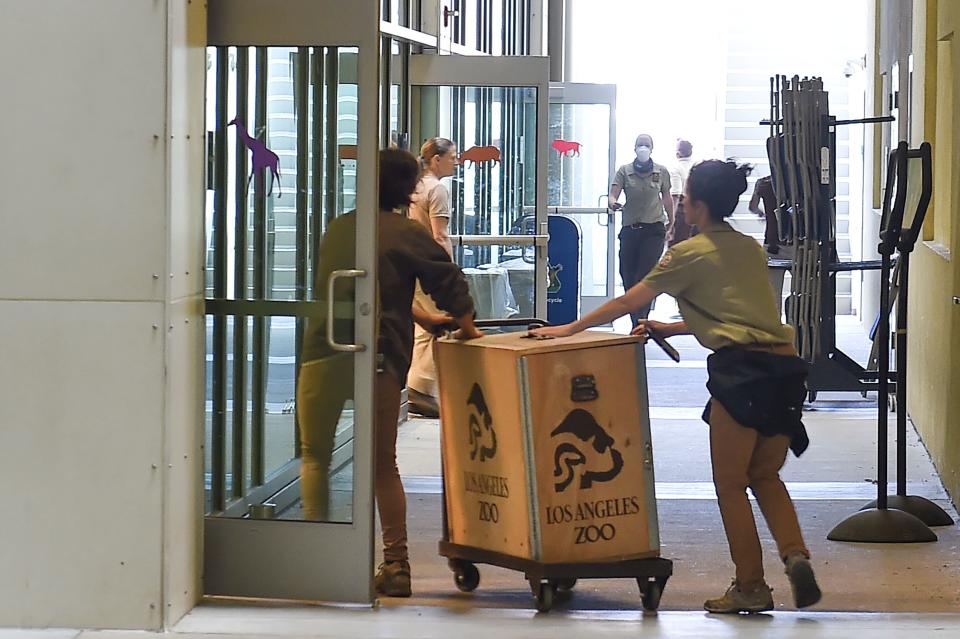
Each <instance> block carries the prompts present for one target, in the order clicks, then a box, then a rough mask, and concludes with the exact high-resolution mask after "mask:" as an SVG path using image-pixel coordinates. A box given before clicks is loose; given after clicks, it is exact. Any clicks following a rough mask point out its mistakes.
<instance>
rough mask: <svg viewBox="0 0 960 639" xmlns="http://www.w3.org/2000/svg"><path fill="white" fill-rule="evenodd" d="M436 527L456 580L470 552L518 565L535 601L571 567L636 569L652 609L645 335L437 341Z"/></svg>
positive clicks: (472, 577) (653, 531)
mask: <svg viewBox="0 0 960 639" xmlns="http://www.w3.org/2000/svg"><path fill="white" fill-rule="evenodd" d="M436 349H437V350H436V361H437V367H438V379H439V381H440V400H441V401H440V407H441V424H442V437H441V450H442V455H443V483H444V538H443V540H442V541H441V542H440V554H441V555H442V556H445V557H447V558H448V559H449V562H450V566H451V568H452V570H453V571H454V577H455V582H456V584H457V587H458V588H460V589H461V590H463V591H472V590H473V589H475V588H476V587H477V585H478V584H479V581H480V575H479V571H478V570H477V568H476V565H475V564H477V563H484V564H491V565H496V566H502V567H505V568H511V569H514V570H519V571H522V572H523V573H525V576H526V578H527V579H528V581H529V582H530V586H531V590H532V591H533V594H534V596H535V598H536V600H537V609H538V610H541V611H546V610H549V609H550V607H551V606H552V603H553V598H554V595H555V594H556V591H557V590H558V589H561V590H569V589H571V588H572V587H573V585H574V584H575V583H576V580H577V579H586V578H605V577H628V578H634V579H637V582H638V584H639V586H640V592H641V598H642V602H643V606H644V608H646V609H648V610H655V609H656V608H657V606H658V605H659V601H660V594H661V593H662V591H663V588H664V586H665V585H666V582H667V579H668V578H669V577H670V575H671V574H672V562H670V561H669V560H667V559H663V558H660V556H659V554H660V537H659V530H658V525H657V508H656V497H655V494H654V477H653V447H652V443H651V439H650V421H649V415H648V408H647V385H646V369H645V363H644V357H643V348H642V347H641V346H640V344H639V339H638V338H634V337H625V336H621V335H611V334H608V333H591V332H587V333H581V334H579V335H575V336H572V337H568V338H561V339H549V340H537V339H532V338H528V337H526V336H525V334H524V333H504V334H497V335H487V336H485V337H483V338H481V339H477V340H471V341H468V342H457V341H454V340H450V339H445V340H440V341H439V342H438V343H437V346H436Z"/></svg>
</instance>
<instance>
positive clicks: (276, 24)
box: [203, 0, 380, 603]
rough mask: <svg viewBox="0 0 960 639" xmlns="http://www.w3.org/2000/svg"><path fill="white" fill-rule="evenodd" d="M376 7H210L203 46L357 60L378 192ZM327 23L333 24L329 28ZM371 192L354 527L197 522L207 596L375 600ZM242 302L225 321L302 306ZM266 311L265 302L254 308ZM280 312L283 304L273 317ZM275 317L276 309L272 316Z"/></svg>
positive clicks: (366, 214)
mask: <svg viewBox="0 0 960 639" xmlns="http://www.w3.org/2000/svg"><path fill="white" fill-rule="evenodd" d="M379 12H380V6H379V3H377V2H359V3H358V2H355V1H354V0H208V32H207V41H208V45H210V46H284V47H286V46H310V47H323V46H340V47H356V48H357V49H358V51H359V53H358V78H357V90H358V103H359V104H358V107H359V111H358V117H359V118H360V121H362V122H364V123H365V125H364V126H362V127H359V129H358V140H357V180H358V182H359V183H362V184H377V154H378V149H379V140H378V132H379V126H377V123H378V121H379V110H380V100H379V96H380V74H379V65H380V28H379V27H380V15H379ZM330 16H337V19H336V20H331V19H330ZM377 207H378V205H377V194H376V189H372V188H368V189H359V190H358V193H357V228H358V229H363V228H366V229H371V232H369V233H358V234H357V237H356V268H357V269H359V270H361V271H363V272H364V273H365V275H364V276H362V277H358V278H357V279H356V300H355V302H354V317H355V318H356V319H355V338H356V341H357V342H358V343H359V344H364V345H366V346H367V347H366V348H365V349H364V350H363V351H361V352H357V353H355V354H354V357H355V360H354V365H355V371H356V374H355V382H354V402H355V408H354V438H353V464H354V471H353V516H352V522H351V523H349V524H345V523H336V524H335V523H320V522H303V521H283V520H252V519H228V518H220V517H205V518H204V575H203V581H204V594H207V595H228V596H244V597H262V598H282V599H309V600H326V601H349V602H360V603H369V602H371V601H373V588H372V577H373V557H374V554H373V553H374V551H373V537H374V525H373V523H374V522H373V504H374V502H373V438H372V435H373V419H374V416H373V413H374V408H373V407H374V402H373V398H374V380H375V376H376V348H375V347H374V346H373V345H374V344H375V343H376V341H375V336H376V328H377V327H376V313H371V312H370V309H371V308H374V307H375V305H376V283H377V260H376V235H377V234H376V233H375V232H373V231H372V230H373V229H375V228H376V220H377V218H376V216H377V211H378V208H377ZM244 304H250V305H253V304H257V303H256V302H244V301H243V300H237V301H228V302H226V303H225V304H222V306H224V307H225V308H228V310H231V314H234V315H241V314H243V312H244V311H248V312H253V313H256V314H260V315H264V314H273V315H300V314H302V311H303V309H302V308H299V309H298V305H300V306H302V305H303V304H305V303H304V302H268V303H267V306H266V308H268V310H267V311H264V310H263V308H261V309H260V310H255V309H248V308H245V307H243V305H244ZM260 305H261V307H263V303H262V302H261V303H260ZM278 305H289V307H284V308H280V307H279V306H278ZM270 309H273V310H270Z"/></svg>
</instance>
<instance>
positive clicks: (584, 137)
mask: <svg viewBox="0 0 960 639" xmlns="http://www.w3.org/2000/svg"><path fill="white" fill-rule="evenodd" d="M549 130H550V156H549V157H550V160H549V163H548V165H547V203H548V205H549V206H550V207H555V206H560V207H578V208H597V207H601V206H606V199H605V198H603V197H601V196H604V195H606V193H607V191H608V189H609V185H610V182H611V180H612V178H613V176H612V175H609V174H608V173H609V165H610V143H611V140H610V106H609V105H607V104H551V105H550V127H549ZM571 217H573V218H574V219H575V220H576V222H577V224H579V225H580V232H581V234H582V241H583V271H582V274H581V277H582V281H581V284H580V286H581V289H580V294H581V295H582V296H584V297H590V296H600V297H603V296H607V295H608V291H607V268H608V266H607V265H608V262H607V257H608V255H609V251H610V250H611V247H610V246H609V240H608V238H609V236H608V232H607V231H608V229H607V224H608V223H609V221H608V218H607V217H606V216H605V215H604V216H599V215H595V214H586V215H572V216H571Z"/></svg>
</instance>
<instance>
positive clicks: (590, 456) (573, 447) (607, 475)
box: [550, 408, 623, 493]
mask: <svg viewBox="0 0 960 639" xmlns="http://www.w3.org/2000/svg"><path fill="white" fill-rule="evenodd" d="M550 436H551V437H557V438H561V440H562V441H561V442H560V443H559V444H557V447H556V449H555V450H554V453H553V463H554V468H553V476H554V477H555V478H557V479H556V482H555V483H554V490H555V491H556V492H558V493H562V492H563V491H564V490H566V489H567V487H568V486H569V485H570V484H572V483H573V480H574V479H576V478H577V474H578V467H581V466H582V467H583V468H582V469H581V470H580V471H579V477H580V483H579V486H580V488H590V487H591V486H592V485H593V484H594V482H607V481H611V480H612V479H614V478H615V477H616V476H617V475H619V474H620V471H621V470H623V455H621V454H620V451H618V450H617V449H616V448H614V447H613V444H614V441H613V437H611V436H610V435H609V434H608V433H607V431H605V430H604V429H603V427H602V426H600V424H598V423H597V420H596V419H594V417H593V415H591V414H590V413H589V412H587V411H585V410H583V409H582V408H577V409H575V410H573V411H571V412H570V414H569V415H567V416H566V418H565V419H564V420H563V422H561V423H560V425H559V426H557V427H556V428H555V429H554V430H553V432H552V433H550ZM591 449H592V451H593V452H590V451H591ZM584 451H586V452H584ZM607 460H609V461H607Z"/></svg>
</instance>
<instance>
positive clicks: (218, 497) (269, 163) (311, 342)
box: [205, 47, 357, 522]
mask: <svg viewBox="0 0 960 639" xmlns="http://www.w3.org/2000/svg"><path fill="white" fill-rule="evenodd" d="M208 62H209V64H208V67H209V75H208V83H207V86H208V95H207V132H208V135H207V137H208V140H209V141H210V142H211V144H210V148H209V158H210V167H211V170H210V175H211V179H210V181H209V183H208V192H207V208H206V230H207V236H208V238H209V240H208V242H207V249H208V250H207V266H208V269H207V297H208V298H211V302H214V303H222V301H223V300H231V301H233V302H234V303H235V305H236V306H235V308H236V310H235V311H231V314H230V315H223V314H221V315H210V316H208V317H207V380H206V386H207V391H206V392H207V415H206V433H205V436H206V447H205V456H206V457H205V461H206V469H205V470H206V475H205V476H206V489H207V490H206V512H207V513H208V514H211V515H217V516H224V517H263V518H277V519H280V518H283V519H291V518H294V519H300V518H310V519H314V520H325V521H336V522H349V521H351V519H352V501H353V499H352V495H353V475H352V439H353V419H352V394H353V372H354V371H353V366H354V360H353V356H352V355H350V354H346V355H345V356H339V355H337V356H333V351H332V350H331V349H329V348H328V346H327V344H326V339H325V326H324V323H325V315H324V313H325V308H326V304H325V299H324V298H325V297H326V277H327V275H328V273H318V269H319V265H320V264H321V262H322V263H324V264H326V263H331V264H336V268H351V267H352V266H353V265H354V261H353V260H354V250H353V247H354V239H355V229H354V226H353V225H350V224H347V225H341V226H340V229H341V230H340V231H339V232H338V235H337V237H336V238H335V239H334V240H333V241H332V242H331V243H318V242H317V238H319V237H321V236H323V234H324V233H325V231H326V230H327V229H328V228H329V225H330V222H331V221H332V220H333V219H334V218H335V217H337V216H339V215H342V214H343V213H346V212H347V211H349V210H351V209H352V208H353V207H354V205H355V200H356V160H355V158H356V143H357V65H356V62H357V52H356V49H340V48H322V47H317V48H307V47H301V48H296V47H268V48H265V47H250V48H246V47H242V48H239V49H238V48H234V47H231V48H211V49H210V50H209V52H208ZM330 246H333V247H334V249H333V250H335V251H336V255H335V256H331V255H328V253H329V248H328V247H330ZM325 257H329V258H330V259H329V260H328V259H322V258H325ZM328 270H329V269H328ZM315 276H319V277H320V278H321V280H318V281H316V282H315V281H314V277H315ZM348 284H349V286H347V285H348ZM352 290H353V289H352V283H350V282H349V281H345V282H344V285H342V286H340V287H339V288H338V289H337V291H338V299H337V301H338V302H339V303H337V304H335V307H334V313H335V316H336V317H337V319H338V324H337V331H336V332H337V338H338V339H339V340H340V341H342V342H350V341H352V339H353V301H352V300H353V294H352ZM341 296H342V297H341ZM311 300H315V301H317V304H315V305H313V306H312V309H311V310H308V311H307V312H306V313H303V312H301V314H300V315H297V314H296V312H294V311H290V312H289V313H285V312H284V308H285V307H266V306H265V305H264V304H263V302H264V301H269V302H272V303H276V302H284V303H285V302H294V301H299V302H304V301H311ZM305 362H306V364H305ZM298 398H299V399H300V400H302V403H301V404H299V405H298ZM301 418H302V419H301ZM304 499H305V500H306V503H304Z"/></svg>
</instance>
